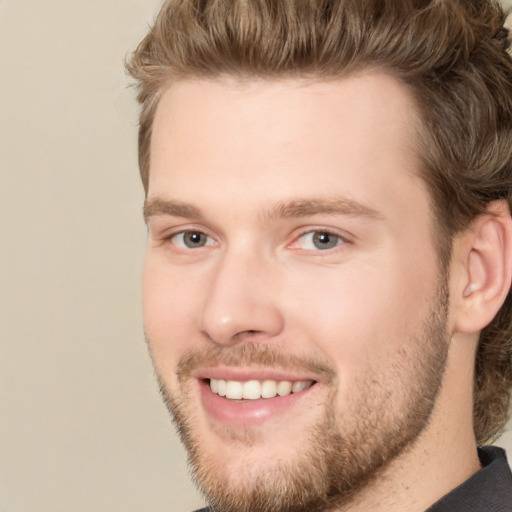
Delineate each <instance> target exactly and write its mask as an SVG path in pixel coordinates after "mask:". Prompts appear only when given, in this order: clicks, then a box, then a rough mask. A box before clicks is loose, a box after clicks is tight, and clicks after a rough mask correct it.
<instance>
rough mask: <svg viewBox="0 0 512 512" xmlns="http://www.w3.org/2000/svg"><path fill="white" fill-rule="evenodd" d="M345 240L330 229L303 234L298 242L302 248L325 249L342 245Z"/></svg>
mask: <svg viewBox="0 0 512 512" xmlns="http://www.w3.org/2000/svg"><path fill="white" fill-rule="evenodd" d="M344 242H345V240H344V239H343V238H342V237H341V236H339V235H335V234H334V233H329V231H310V232H309V233H305V234H304V235H302V236H301V237H300V238H299V239H298V241H297V244H298V245H299V247H300V248H301V249H307V250H320V251H325V250H328V249H333V248H334V247H336V246H338V245H341V244H342V243H344Z"/></svg>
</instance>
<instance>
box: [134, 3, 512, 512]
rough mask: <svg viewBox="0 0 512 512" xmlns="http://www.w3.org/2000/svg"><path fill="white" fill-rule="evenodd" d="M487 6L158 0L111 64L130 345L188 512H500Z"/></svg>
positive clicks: (498, 13) (495, 214)
mask: <svg viewBox="0 0 512 512" xmlns="http://www.w3.org/2000/svg"><path fill="white" fill-rule="evenodd" d="M503 21H504V16H503V12H502V10H501V8H500V7H499V5H498V4H496V3H495V2H493V1H491V0H488V1H485V0H480V1H474V0H169V1H167V2H166V3H165V4H164V6H163V8H162V11H161V12H160V15H159V16H158V18H157V20H156V22H155V25H154V27H153V28H152V29H151V31H150V32H149V34H148V35H147V36H146V38H145V39H144V40H143V41H142V43H141V44H140V46H139V48H138V49H137V51H136V52H135V54H134V55H133V57H132V59H131V61H130V63H129V70H130V72H131V74H132V76H134V77H135V78H136V79H137V80H138V84H139V87H140V95H139V100H140V102H141V104H142V110H141V123H140V138H139V144H140V145H139V151H140V153H139V154H140V167H141V175H142V180H143V183H144V187H145V191H146V202H145V206H144V214H145V219H146V221H147V224H148V230H149V240H148V248H147V256H146V261H145V267H144V275H143V299H144V320H145V330H146V336H147V342H148V345H149V349H150V352H151V355H152V358H153V361H154V365H155V369H156V372H157V375H158V378H159V381H160V384H161V389H162V394H163V396H164V399H165V401H166V403H167V405H168V408H169V410H170V412H171V414H172V416H173V419H174V421H175V423H176V425H177V428H178V431H179V433H180V435H181V438H182V440H183V442H184V444H185V446H186V448H187V450H188V455H189V461H190V465H191V468H192V471H193V475H194V478H195V481H196V482H197V484H198V486H199V488H200V489H201V491H202V492H203V494H204V495H205V497H206V499H207V501H208V503H209V505H210V507H211V508H210V510H214V511H227V512H234V511H237V512H242V511H275V512H277V511H280V512H283V511H289V512H291V511H327V510H328V511H334V510H336V511H346V510H350V511H390V510H392V511H408V512H410V511H423V510H426V509H428V510H431V511H437V512H438V511H445V510H450V511H451V510H475V511H477V510H478V511H480V510H493V511H511V510H512V477H511V474H510V470H509V469H508V466H507V462H506V458H505V454H504V453H503V452H502V451H501V450H500V449H498V448H492V447H483V448H482V447H480V448H478V449H477V446H481V445H483V444H485V443H488V442H489V441H492V440H493V439H494V438H495V437H496V436H497V435H498V434H499V433H500V432H501V431H502V429H503V427H504V425H505V423H506V420H507V416H508V409H509V403H510V399H509V397H510V387H511V384H512V357H511V356H512V345H511V334H512V328H511V321H512V316H511V303H510V296H509V289H510V284H511V273H512V271H511V269H512V221H511V216H510V209H509V207H510V203H509V201H510V198H511V197H512V196H511V191H512V187H511V186H512V159H511V157H512V144H511V134H512V61H511V58H510V57H509V55H508V54H507V47H508V34H507V31H506V30H505V29H504V28H503Z"/></svg>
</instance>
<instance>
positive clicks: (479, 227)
mask: <svg viewBox="0 0 512 512" xmlns="http://www.w3.org/2000/svg"><path fill="white" fill-rule="evenodd" d="M455 253H457V254H455ZM453 256H454V259H453V260H452V262H454V263H455V265H456V267H457V268H455V269H452V270H455V272H456V274H457V277H456V279H455V288H456V289H452V301H453V302H452V305H453V307H454V314H455V318H454V327H455V331H456V332H461V333H475V332H479V331H481V330H482V329H483V328H484V327H486V326H487V325H488V324H489V323H490V322H491V321H492V319H493V318H494V317H495V315H496V314H497V312H498V311H499V309H500V308H501V306H502V305H503V302H504V301H505V298H506V296H507V294H508V292H509V290H510V285H511V279H512V219H511V216H510V210H509V207H508V204H507V203H506V201H494V202H492V203H490V204H489V206H488V208H487V213H485V214H483V215H479V216H478V217H477V218H476V219H475V220H474V221H473V223H472V224H471V227H470V228H469V229H468V230H467V231H466V232H464V233H463V234H462V235H461V236H460V237H458V238H457V240H456V242H455V244H454V254H453Z"/></svg>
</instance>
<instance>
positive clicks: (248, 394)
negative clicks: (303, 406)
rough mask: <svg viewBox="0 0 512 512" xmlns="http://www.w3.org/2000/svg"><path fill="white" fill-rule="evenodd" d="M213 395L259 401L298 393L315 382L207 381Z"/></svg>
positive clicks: (229, 398)
mask: <svg viewBox="0 0 512 512" xmlns="http://www.w3.org/2000/svg"><path fill="white" fill-rule="evenodd" d="M207 382H208V385H209V387H210V389H211V391H212V392H213V393H215V394H216V395H218V396H220V397H224V398H227V399H228V400H259V399H262V398H263V399H268V398H275V397H276V396H281V397H284V396H288V395H291V394H292V393H300V392H301V391H304V390H305V389H307V388H309V387H311V386H312V385H313V384H314V383H315V381H312V380H301V381H295V382H292V381H288V380H279V381H278V380H262V381H261V380H248V381H236V380H223V379H207Z"/></svg>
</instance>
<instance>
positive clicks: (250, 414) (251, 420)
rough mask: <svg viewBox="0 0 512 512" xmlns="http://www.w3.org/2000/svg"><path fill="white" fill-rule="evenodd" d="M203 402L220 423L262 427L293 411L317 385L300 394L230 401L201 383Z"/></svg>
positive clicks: (206, 383)
mask: <svg viewBox="0 0 512 512" xmlns="http://www.w3.org/2000/svg"><path fill="white" fill-rule="evenodd" d="M199 387H200V393H201V402H202V404H203V407H204V410H205V411H206V413H207V414H208V415H209V416H210V417H211V418H213V419H215V420H217V421H219V422H220V423H223V424H227V425H233V426H241V427H243V426H246V427H247V426H255V425H261V424H263V423H264V422H265V421H267V420H269V419H270V418H272V417H274V416H277V415H280V414H283V413H285V412H286V411H288V410H290V409H292V408H293V407H294V406H295V405H296V404H297V403H298V402H299V401H300V400H302V399H304V398H305V397H306V396H307V395H309V394H310V393H311V392H312V391H313V390H314V388H316V387H317V384H313V385H312V386H310V387H309V388H306V389H304V390H302V391H300V392H299V393H291V394H290V395H286V396H276V397H275V398H260V399H258V400H229V399H227V398H224V397H221V396H219V395H217V394H215V393H214V392H213V391H212V390H211V389H210V385H209V383H208V382H207V381H204V380H200V381H199Z"/></svg>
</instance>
